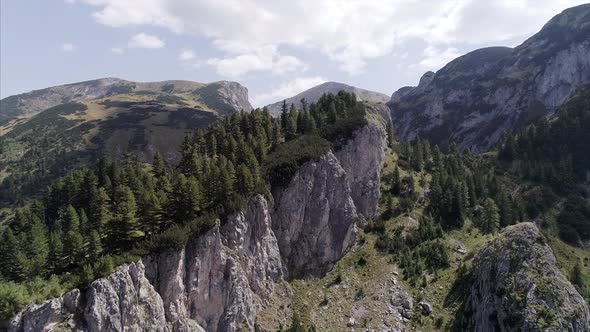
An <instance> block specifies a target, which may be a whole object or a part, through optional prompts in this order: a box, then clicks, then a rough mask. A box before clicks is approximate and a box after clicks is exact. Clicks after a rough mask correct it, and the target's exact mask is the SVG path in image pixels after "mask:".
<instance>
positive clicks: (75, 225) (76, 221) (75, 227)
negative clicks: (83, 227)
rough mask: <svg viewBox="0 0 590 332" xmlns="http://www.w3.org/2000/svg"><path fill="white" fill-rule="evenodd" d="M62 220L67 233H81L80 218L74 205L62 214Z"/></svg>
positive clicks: (69, 206)
mask: <svg viewBox="0 0 590 332" xmlns="http://www.w3.org/2000/svg"><path fill="white" fill-rule="evenodd" d="M62 219H63V221H62V225H63V227H64V231H65V232H66V233H67V232H69V231H74V232H77V233H80V217H79V216H78V212H76V209H75V208H74V207H73V206H72V205H68V206H67V208H66V209H65V211H63V212H62Z"/></svg>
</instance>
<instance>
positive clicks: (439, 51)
mask: <svg viewBox="0 0 590 332" xmlns="http://www.w3.org/2000/svg"><path fill="white" fill-rule="evenodd" d="M422 56H423V58H422V60H421V61H420V62H418V63H417V64H413V65H411V67H415V68H418V69H420V70H421V71H425V70H432V71H437V70H438V69H440V68H442V67H443V66H444V65H446V64H447V63H448V62H449V61H451V60H453V59H455V58H457V57H459V56H461V52H459V50H458V49H456V48H454V47H448V48H440V47H438V46H434V45H430V46H428V47H426V48H425V49H424V51H423V52H422Z"/></svg>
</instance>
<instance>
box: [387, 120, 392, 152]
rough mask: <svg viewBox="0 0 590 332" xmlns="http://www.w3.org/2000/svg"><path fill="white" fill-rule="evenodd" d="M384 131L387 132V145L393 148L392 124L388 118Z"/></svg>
mask: <svg viewBox="0 0 590 332" xmlns="http://www.w3.org/2000/svg"><path fill="white" fill-rule="evenodd" d="M385 131H386V132H387V146H388V147H389V148H391V149H393V144H394V137H393V124H392V123H391V120H388V121H387V123H386V124H385Z"/></svg>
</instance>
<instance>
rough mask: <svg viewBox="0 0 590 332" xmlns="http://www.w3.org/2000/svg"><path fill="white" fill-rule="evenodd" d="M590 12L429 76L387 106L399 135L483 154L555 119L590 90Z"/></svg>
mask: <svg viewBox="0 0 590 332" xmlns="http://www.w3.org/2000/svg"><path fill="white" fill-rule="evenodd" d="M589 35H590V5H588V4H586V5H581V6H578V7H574V8H570V9H567V10H565V11H564V12H563V13H561V14H559V15H557V16H555V17H554V18H553V19H552V20H550V21H549V22H548V23H547V24H546V25H545V26H544V27H543V28H542V29H541V31H539V32H538V33H537V34H535V35H534V36H532V37H531V38H529V39H528V40H527V41H525V42H524V43H523V44H521V45H520V46H517V47H516V48H513V49H512V48H508V47H490V48H484V49H479V50H476V51H473V52H471V53H468V54H466V55H464V56H462V57H459V58H457V59H455V60H453V61H451V62H450V63H449V64H447V65H446V66H445V67H444V68H442V69H440V70H439V71H438V72H436V73H433V72H427V73H426V74H424V76H423V77H422V78H421V79H420V83H419V85H418V86H417V87H404V88H402V89H399V90H398V91H396V92H395V93H394V94H393V95H392V97H391V100H390V102H389V103H388V105H389V106H390V108H391V111H392V117H393V120H394V123H395V126H394V129H395V131H396V134H397V135H398V136H399V137H400V138H402V139H405V140H410V139H413V138H415V137H417V136H421V137H424V138H427V139H429V140H430V142H431V143H433V144H436V143H438V144H442V145H445V144H447V143H448V142H450V141H453V142H455V143H457V145H458V146H459V147H461V148H472V149H474V150H476V151H483V150H487V149H489V148H490V147H491V146H493V145H494V144H495V143H496V142H497V141H498V140H499V139H500V138H501V137H502V135H503V134H504V133H507V132H513V131H516V130H518V129H521V128H523V126H525V125H527V124H530V123H531V122H533V121H534V120H536V119H539V118H541V117H544V116H547V115H550V114H551V113H552V111H553V110H555V109H556V108H557V107H558V106H560V105H561V104H562V103H563V102H565V101H566V100H567V99H568V98H569V97H570V96H572V94H573V93H574V92H575V91H576V90H577V89H578V88H579V87H581V86H582V85H584V84H586V83H588V82H590V39H588V36H589Z"/></svg>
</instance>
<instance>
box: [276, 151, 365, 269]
mask: <svg viewBox="0 0 590 332" xmlns="http://www.w3.org/2000/svg"><path fill="white" fill-rule="evenodd" d="M351 194H352V192H351V190H350V186H349V184H348V180H347V178H346V173H345V172H344V169H343V168H342V166H341V165H340V163H339V161H338V159H337V158H336V156H334V154H333V153H332V152H329V153H327V154H326V155H324V156H322V157H320V158H319V160H317V161H312V162H308V163H307V164H305V165H304V166H303V167H301V168H300V169H299V171H297V173H296V174H295V176H294V177H293V180H291V183H290V184H289V186H288V187H286V188H284V189H280V190H277V192H276V193H275V195H274V196H275V197H276V207H275V210H274V213H273V230H274V232H275V234H276V236H277V239H278V243H279V248H280V250H281V255H282V257H283V260H284V265H285V267H286V270H287V271H288V273H289V277H291V278H294V277H296V278H299V277H304V276H319V275H321V274H323V273H325V272H326V271H328V270H329V269H331V267H332V266H333V264H334V263H335V262H336V261H337V260H338V259H339V258H340V257H342V256H343V255H344V253H346V251H347V250H348V249H349V248H350V246H351V245H352V244H353V243H354V240H355V236H356V222H357V220H358V219H359V217H358V214H357V210H356V207H355V205H354V201H353V200H352V197H351Z"/></svg>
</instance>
